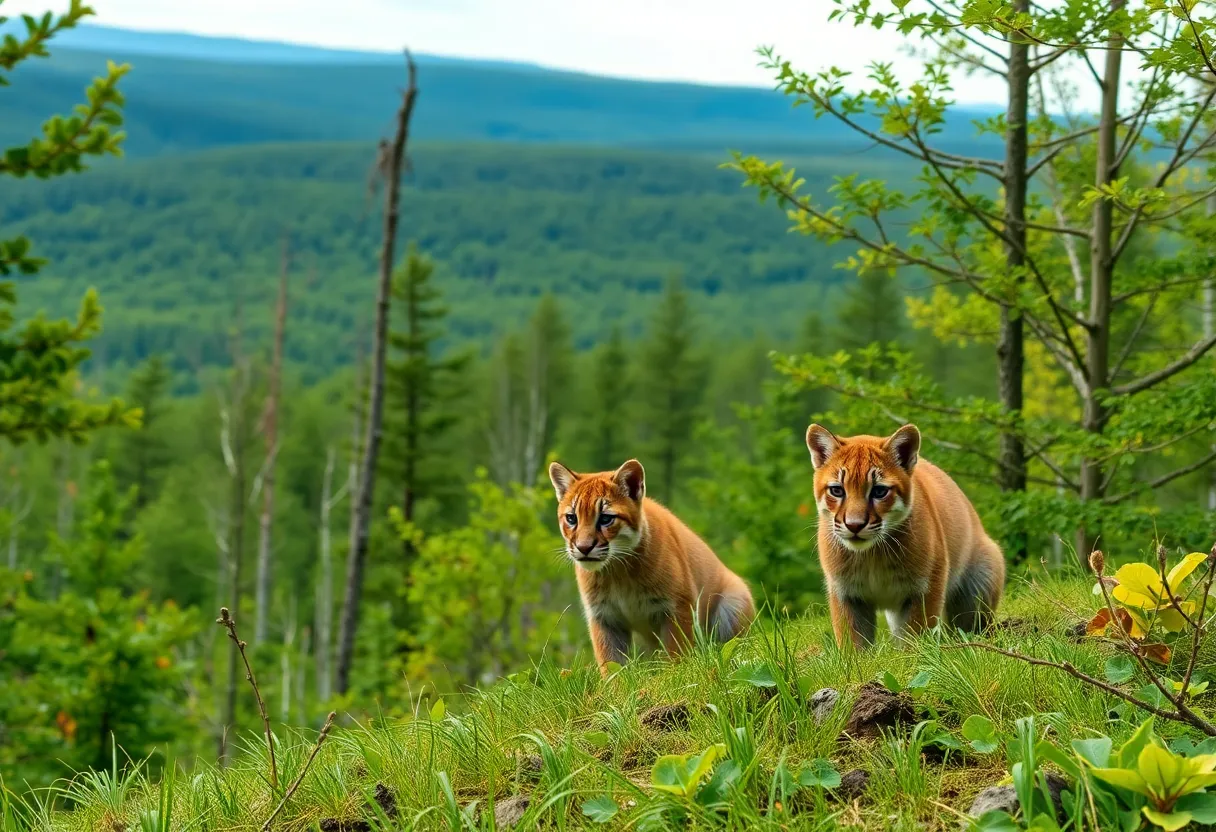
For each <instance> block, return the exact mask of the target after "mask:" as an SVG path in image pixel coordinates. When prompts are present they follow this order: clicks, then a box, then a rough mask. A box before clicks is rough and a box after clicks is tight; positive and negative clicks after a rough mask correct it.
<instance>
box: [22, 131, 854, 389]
mask: <svg viewBox="0 0 1216 832" xmlns="http://www.w3.org/2000/svg"><path fill="white" fill-rule="evenodd" d="M372 152H373V148H372V147H371V146H370V145H366V144H362V143H354V144H351V143H338V144H289V145H277V146H258V147H249V148H233V149H225V150H214V151H208V152H205V153H200V154H195V155H184V156H174V157H165V158H156V159H147V160H139V161H130V162H126V163H123V164H121V165H111V166H109V167H107V168H104V169H100V170H96V171H93V172H92V173H90V174H88V175H85V176H80V177H73V178H69V179H61V180H56V181H53V182H22V183H18V186H17V187H15V188H11V189H9V190H8V191H7V192H6V193H5V194H3V195H0V227H3V228H4V229H5V233H25V234H28V235H29V236H30V237H31V239H33V240H35V241H36V245H37V249H38V251H39V252H40V253H42V254H44V255H45V256H48V257H49V258H50V259H51V261H52V265H51V266H50V267H49V268H48V269H47V270H46V271H45V272H44V274H43V275H40V276H39V277H38V278H36V279H34V280H31V281H27V282H25V283H24V284H23V285H22V286H21V287H20V293H21V297H22V300H23V304H26V305H27V308H28V307H29V306H37V307H46V308H49V309H51V310H53V311H54V312H57V313H66V312H69V311H71V306H70V304H71V303H73V302H74V300H75V299H76V298H77V297H78V296H79V293H80V291H81V290H82V289H83V288H84V287H85V286H87V285H92V286H96V287H97V288H98V289H99V290H100V292H101V296H102V301H103V303H104V304H105V305H106V307H107V328H106V334H105V335H104V336H103V340H102V343H103V344H104V349H105V355H106V358H107V361H109V362H131V361H136V360H138V359H140V358H142V357H144V356H146V355H148V354H149V353H151V352H156V351H164V352H170V353H172V354H173V355H175V356H177V357H178V360H179V362H187V361H194V360H197V361H202V362H203V363H221V362H223V361H225V360H226V354H227V353H226V346H225V337H226V332H227V331H228V327H229V325H230V324H231V320H232V314H233V310H234V308H235V306H236V303H237V300H238V298H239V299H240V301H241V303H243V304H244V306H245V308H246V310H247V312H246V315H247V317H248V319H249V321H250V327H251V328H252V329H253V333H252V335H251V337H254V338H262V337H264V336H265V335H266V334H267V333H266V330H267V328H268V325H269V314H268V313H269V310H270V308H271V306H272V305H273V301H272V295H273V289H274V285H275V280H276V275H277V273H278V268H279V256H280V254H279V252H280V250H281V245H282V238H283V235H284V234H289V235H290V236H291V239H292V248H293V251H294V260H295V262H296V281H297V282H296V286H295V288H294V289H293V297H294V301H293V309H292V319H293V323H292V327H293V329H292V336H291V344H292V346H291V353H292V355H291V356H290V357H291V358H292V359H293V360H294V361H296V362H298V363H299V364H301V365H302V366H307V367H308V368H309V371H310V373H312V374H314V375H317V374H323V373H324V372H326V371H328V370H330V369H332V368H333V367H334V366H335V365H337V364H341V363H344V362H345V361H347V360H349V358H350V356H351V355H352V354H353V350H354V344H353V339H354V337H356V336H357V333H359V332H361V331H362V328H361V325H362V324H366V322H367V316H368V315H370V310H371V306H372V297H373V291H374V278H373V276H374V273H375V257H376V253H377V250H378V249H377V242H376V241H377V239H378V234H379V219H378V212H377V207H378V205H377V203H376V202H374V201H372V200H370V199H369V197H368V193H367V189H366V181H367V174H368V170H369V165H368V163H369V160H370V159H371V157H372ZM720 162H721V157H718V156H713V155H698V154H688V155H675V154H670V153H659V152H654V151H637V150H607V149H600V148H552V147H543V146H534V145H507V144H469V145H464V144H452V143H440V144H433V143H432V144H428V143H420V144H419V146H418V148H417V150H416V151H415V152H414V153H413V165H414V173H413V174H411V176H410V177H409V179H408V181H407V183H406V186H405V187H406V191H405V198H404V200H403V215H402V240H403V242H404V241H407V240H409V241H417V243H418V245H419V246H420V247H421V248H422V249H423V250H424V251H425V252H426V253H427V254H429V255H430V256H432V257H433V258H435V260H436V262H437V264H438V280H439V284H440V286H441V288H442V289H443V290H444V293H445V300H446V301H447V303H448V305H449V306H450V307H451V310H452V314H453V318H452V323H453V333H454V336H455V337H456V338H458V339H461V340H466V339H472V340H477V341H483V342H484V341H486V340H488V339H489V338H490V337H491V336H492V335H494V334H496V333H499V332H501V331H502V330H504V329H505V328H508V327H511V326H515V325H518V324H519V323H520V322H521V321H523V320H524V319H525V318H526V317H527V316H528V315H529V314H530V313H531V310H532V308H533V307H534V306H535V303H536V301H537V299H538V298H539V297H540V296H541V295H542V294H543V293H546V292H552V293H554V294H556V295H558V296H559V297H560V298H561V299H562V300H563V302H564V305H565V308H566V310H567V313H568V315H569V316H570V319H571V321H572V323H573V324H574V329H575V333H576V339H577V341H578V342H579V343H580V344H581V345H584V346H585V345H589V344H590V343H592V342H594V341H595V340H596V339H597V338H599V337H600V336H601V335H603V334H605V333H606V332H607V331H608V330H609V328H610V327H611V325H612V324H613V323H622V324H623V325H624V326H625V327H626V329H627V330H629V331H632V332H637V331H640V329H641V327H642V326H644V325H645V323H646V322H647V321H648V319H649V307H648V304H649V302H650V299H651V298H653V296H654V295H655V294H656V293H657V292H659V291H660V289H661V287H662V284H663V282H664V281H665V279H666V278H667V277H668V276H670V275H672V274H680V275H682V276H683V277H684V279H685V281H686V283H687V284H688V285H689V286H690V287H691V288H692V289H693V290H694V291H695V293H696V295H697V299H698V304H699V306H700V307H701V308H702V309H703V310H704V312H705V314H706V315H707V316H709V320H710V322H712V327H709V328H708V329H709V331H710V332H712V334H713V335H714V336H715V337H717V338H719V339H722V340H729V339H731V338H734V337H745V336H750V335H754V334H756V333H758V332H761V331H767V332H771V333H772V334H774V335H781V334H783V333H784V334H791V333H793V332H794V331H795V330H796V328H797V326H798V324H799V323H800V321H801V320H802V318H803V317H804V316H805V314H806V312H807V310H808V309H809V308H810V306H811V305H813V304H816V303H818V302H820V301H821V300H822V297H823V292H824V291H825V287H826V286H828V285H830V284H831V283H833V282H834V281H838V280H840V279H842V277H843V276H842V275H841V273H839V272H836V271H835V270H834V269H833V259H834V258H833V257H832V256H831V255H830V254H829V253H828V252H826V251H825V250H824V249H823V248H822V247H821V246H819V245H817V244H815V243H814V242H812V241H808V240H805V239H802V238H798V237H792V236H790V235H789V234H787V233H786V220H785V218H784V216H783V215H782V213H781V212H780V211H778V210H776V209H774V208H773V207H772V206H760V205H757V203H756V198H755V195H754V194H753V193H752V192H750V191H745V190H743V189H741V188H740V179H739V176H738V174H735V173H733V172H730V171H723V170H719V169H718V164H719V163H720ZM837 168H838V160H837V159H834V158H832V157H824V158H808V159H806V160H803V165H802V170H803V172H804V175H806V176H807V178H808V182H809V186H810V187H814V188H819V189H822V188H823V187H825V186H826V185H827V183H828V182H829V181H830V178H831V176H832V175H834V174H835V173H836V172H837Z"/></svg>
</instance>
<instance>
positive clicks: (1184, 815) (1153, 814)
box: [1142, 806, 1191, 832]
mask: <svg viewBox="0 0 1216 832" xmlns="http://www.w3.org/2000/svg"><path fill="white" fill-rule="evenodd" d="M1142 811H1143V812H1144V816H1145V817H1146V818H1148V819H1149V822H1150V823H1152V824H1153V825H1154V826H1159V827H1161V828H1162V829H1164V830H1165V832H1177V830H1179V829H1181V828H1182V827H1184V826H1186V825H1187V824H1189V823H1190V822H1191V814H1190V812H1158V811H1157V810H1156V809H1153V808H1151V807H1149V806H1145V807H1144V809H1143V810H1142Z"/></svg>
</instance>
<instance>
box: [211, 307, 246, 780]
mask: <svg viewBox="0 0 1216 832" xmlns="http://www.w3.org/2000/svg"><path fill="white" fill-rule="evenodd" d="M235 320H236V325H235V328H234V330H233V335H232V339H231V351H232V368H233V369H232V380H231V383H230V388H229V393H228V395H227V396H226V397H225V396H224V395H223V394H222V393H221V394H220V453H221V455H222V457H223V460H224V468H225V469H226V470H227V472H228V478H229V492H228V510H227V520H226V522H225V523H224V526H225V527H226V531H227V543H226V545H225V546H224V550H223V551H224V555H225V559H226V561H227V566H228V569H227V575H226V576H225V577H226V578H227V584H228V586H227V588H226V589H227V595H228V604H227V605H226V606H228V607H230V608H231V609H232V615H233V617H234V618H235V617H237V616H238V615H239V614H240V603H241V568H242V565H243V564H242V561H243V559H244V550H245V504H246V491H245V489H246V483H245V481H246V471H245V442H246V435H245V434H246V425H245V410H246V403H247V399H248V396H249V388H250V386H251V377H252V373H251V369H250V366H249V362H248V361H247V360H246V358H245V355H244V347H243V344H242V338H243V324H242V319H241V307H240V304H239V302H238V304H237V307H236V314H235ZM221 591H223V590H221ZM236 659H237V655H236V653H235V652H231V653H229V654H228V672H227V680H226V684H225V691H224V705H223V710H222V717H221V719H220V724H221V730H220V736H219V755H218V756H219V761H220V765H227V764H228V762H229V761H230V754H231V745H230V742H229V739H230V737H229V735H230V734H231V733H232V731H233V729H234V728H235V726H236V688H237V661H236Z"/></svg>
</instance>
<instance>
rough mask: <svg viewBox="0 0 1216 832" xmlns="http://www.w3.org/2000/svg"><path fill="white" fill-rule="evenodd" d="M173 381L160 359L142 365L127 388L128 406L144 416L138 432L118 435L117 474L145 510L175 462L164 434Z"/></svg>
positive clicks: (167, 368) (126, 432)
mask: <svg viewBox="0 0 1216 832" xmlns="http://www.w3.org/2000/svg"><path fill="white" fill-rule="evenodd" d="M172 380H173V377H172V374H171V373H170V371H169V367H168V366H167V365H166V364H165V361H164V359H163V358H161V356H159V355H154V356H152V357H151V358H149V359H148V360H147V361H145V362H144V363H143V364H141V365H140V366H139V367H138V368H137V369H136V370H135V372H134V373H132V375H131V379H130V381H129V382H128V384H127V403H128V404H129V405H131V406H132V407H137V408H139V410H140V411H141V413H142V414H143V416H142V420H141V422H142V424H141V428H140V429H139V430H134V431H124V432H123V433H122V434H120V435H119V437H118V441H117V445H118V448H117V449H116V453H115V454H114V455H113V460H114V474H115V478H116V479H117V481H118V483H119V485H120V487H122V488H124V489H125V488H129V487H131V486H134V487H135V488H136V489H137V491H136V492H135V506H136V508H137V509H142V508H143V507H144V506H146V505H147V504H148V503H149V502H151V501H152V500H153V499H155V497H156V491H157V489H158V488H159V486H160V484H161V483H162V482H163V481H164V477H165V474H166V472H167V471H168V469H169V466H170V465H171V463H172V461H173V450H172V448H171V446H170V444H169V439H168V437H167V436H166V435H165V432H164V419H165V414H166V413H167V412H168V410H169V402H168V401H167V396H168V393H169V385H170V383H171V382H172Z"/></svg>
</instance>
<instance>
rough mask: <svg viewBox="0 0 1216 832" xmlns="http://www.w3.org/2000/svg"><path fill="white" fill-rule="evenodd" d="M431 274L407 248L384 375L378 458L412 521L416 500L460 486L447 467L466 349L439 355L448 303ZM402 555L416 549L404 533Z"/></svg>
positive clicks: (415, 515)
mask: <svg viewBox="0 0 1216 832" xmlns="http://www.w3.org/2000/svg"><path fill="white" fill-rule="evenodd" d="M433 274H434V265H433V264H432V263H431V262H430V261H429V260H428V259H426V258H425V257H423V256H422V255H420V254H419V253H418V252H417V250H416V249H414V248H411V249H410V252H409V257H408V258H407V261H406V264H405V267H404V268H403V269H400V270H399V271H398V273H397V276H396V278H395V279H394V281H393V308H394V314H395V316H396V318H397V320H396V322H395V323H396V326H395V327H394V329H393V330H392V331H391V332H390V334H389V348H390V350H391V351H392V357H391V358H390V360H389V362H388V366H387V372H386V375H385V383H386V389H385V395H386V399H387V404H388V407H387V409H386V413H385V420H384V421H385V435H384V453H383V454H382V455H381V466H382V470H383V472H384V475H385V477H386V478H387V480H388V481H389V482H392V483H395V484H396V485H397V487H398V489H399V494H400V498H399V500H400V502H399V503H398V504H399V505H400V507H401V513H402V516H403V518H404V519H405V521H406V522H408V523H414V522H416V521H417V519H418V506H419V501H420V500H424V499H432V500H444V499H448V500H450V499H452V498H453V497H454V496H456V494H458V493H459V492H458V491H455V492H454V491H453V489H452V488H451V484H452V483H454V482H455V479H454V478H453V477H451V476H447V475H445V470H444V469H445V468H446V463H447V462H448V461H449V460H450V459H451V456H452V454H453V453H454V452H455V450H456V449H455V447H454V445H453V440H454V439H455V429H456V428H457V427H458V426H459V424H460V407H459V403H460V400H461V399H463V398H464V396H465V393H466V386H465V377H466V375H467V372H468V368H469V363H470V361H471V356H470V355H469V354H468V353H459V354H455V355H449V356H443V357H441V356H440V355H439V349H438V344H439V342H440V341H441V340H442V339H443V338H444V336H445V335H446V332H445V329H444V320H445V318H446V317H447V309H446V308H445V307H444V306H443V305H442V304H441V303H440V292H439V290H438V289H437V288H435V286H434V285H433V284H432V282H431V279H432V277H433ZM447 473H450V472H447ZM405 556H406V559H407V561H408V560H409V559H410V558H412V556H413V551H412V544H411V543H409V542H408V541H407V542H406V543H405ZM406 567H407V568H408V563H407V565H406Z"/></svg>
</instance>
